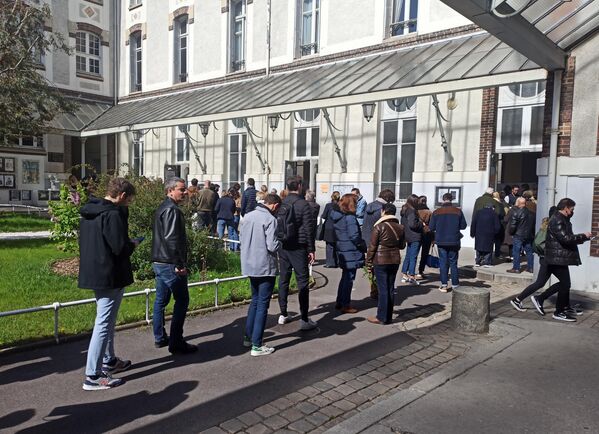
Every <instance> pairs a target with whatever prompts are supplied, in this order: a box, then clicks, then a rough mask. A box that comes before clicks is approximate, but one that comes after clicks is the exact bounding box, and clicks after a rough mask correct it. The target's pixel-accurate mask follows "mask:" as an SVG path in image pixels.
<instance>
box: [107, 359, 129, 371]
mask: <svg viewBox="0 0 599 434" xmlns="http://www.w3.org/2000/svg"><path fill="white" fill-rule="evenodd" d="M130 367H131V360H123V359H119V358H118V357H115V358H114V360H112V361H111V362H110V363H103V364H102V372H105V373H107V374H110V375H112V374H117V373H119V372H123V371H126V370H127V369H129V368H130Z"/></svg>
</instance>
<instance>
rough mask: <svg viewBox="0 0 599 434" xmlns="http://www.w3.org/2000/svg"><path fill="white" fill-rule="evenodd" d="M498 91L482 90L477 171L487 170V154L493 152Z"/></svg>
mask: <svg viewBox="0 0 599 434" xmlns="http://www.w3.org/2000/svg"><path fill="white" fill-rule="evenodd" d="M498 96H499V89H498V88H497V87H488V88H485V89H483V108H482V112H481V118H480V144H479V148H478V170H487V152H491V153H493V152H494V151H495V135H496V133H497V98H498Z"/></svg>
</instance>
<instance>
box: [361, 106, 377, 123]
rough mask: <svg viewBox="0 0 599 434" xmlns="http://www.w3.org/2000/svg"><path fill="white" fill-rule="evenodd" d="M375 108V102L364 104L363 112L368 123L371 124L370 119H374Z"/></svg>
mask: <svg viewBox="0 0 599 434" xmlns="http://www.w3.org/2000/svg"><path fill="white" fill-rule="evenodd" d="M375 106H376V105H375V103H373V102H367V103H364V104H362V112H363V113H364V119H366V122H370V119H372V117H373V116H374V108H375Z"/></svg>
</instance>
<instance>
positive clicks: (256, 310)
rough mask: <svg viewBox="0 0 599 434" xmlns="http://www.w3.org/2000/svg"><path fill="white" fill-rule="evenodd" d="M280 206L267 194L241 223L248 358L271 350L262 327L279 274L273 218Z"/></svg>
mask: <svg viewBox="0 0 599 434" xmlns="http://www.w3.org/2000/svg"><path fill="white" fill-rule="evenodd" d="M280 204H281V198H280V197H279V196H277V195H276V194H268V195H266V197H265V198H264V203H259V204H258V205H256V208H255V209H254V211H252V212H251V213H248V214H246V216H245V217H244V219H243V220H242V222H241V228H240V229H241V241H242V244H241V272H242V273H243V274H244V275H245V276H249V278H250V286H251V288H252V301H251V302H250V306H249V308H248V316H247V320H246V325H245V335H244V337H243V345H244V346H245V347H251V348H252V349H251V352H250V355H252V356H254V357H256V356H266V355H269V354H272V353H273V352H274V350H275V349H274V348H272V347H269V346H267V345H264V343H263V337H264V327H265V326H266V318H267V316H268V308H269V306H270V299H271V297H272V292H273V289H274V287H275V280H276V275H277V274H278V258H277V252H278V251H279V249H280V248H281V242H280V241H279V240H278V238H277V219H276V218H275V217H274V215H273V214H274V213H276V211H277V209H278V208H279V206H280Z"/></svg>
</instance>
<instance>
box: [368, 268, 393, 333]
mask: <svg viewBox="0 0 599 434" xmlns="http://www.w3.org/2000/svg"><path fill="white" fill-rule="evenodd" d="M398 270H399V264H388V265H375V266H374V275H375V276H376V284H377V285H378V288H379V303H378V308H377V310H376V318H377V319H378V320H379V321H380V322H382V323H385V324H390V323H391V321H392V320H393V297H394V294H393V292H394V291H395V277H396V276H397V271H398Z"/></svg>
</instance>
